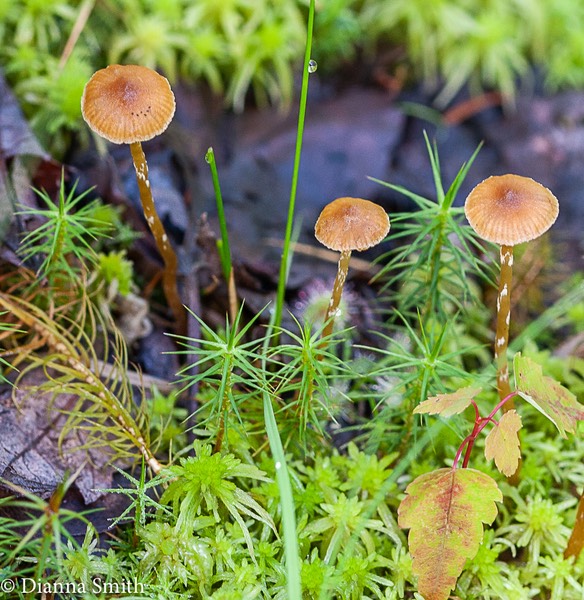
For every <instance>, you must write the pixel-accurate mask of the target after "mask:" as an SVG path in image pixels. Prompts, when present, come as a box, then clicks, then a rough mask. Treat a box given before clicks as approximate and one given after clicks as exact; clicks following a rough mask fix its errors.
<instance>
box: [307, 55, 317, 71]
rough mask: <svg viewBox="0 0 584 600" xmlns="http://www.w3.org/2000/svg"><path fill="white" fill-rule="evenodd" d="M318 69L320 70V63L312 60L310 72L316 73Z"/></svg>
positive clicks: (309, 63)
mask: <svg viewBox="0 0 584 600" xmlns="http://www.w3.org/2000/svg"><path fill="white" fill-rule="evenodd" d="M316 69H318V63H317V62H316V61H315V60H314V59H312V58H311V59H310V60H309V61H308V72H309V73H314V72H315V71H316Z"/></svg>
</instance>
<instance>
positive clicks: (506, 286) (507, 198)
mask: <svg viewBox="0 0 584 600" xmlns="http://www.w3.org/2000/svg"><path fill="white" fill-rule="evenodd" d="M464 211H465V214H466V218H467V219H468V222H469V223H470V226H471V227H472V228H473V229H474V230H475V232H476V233H477V235H478V236H479V237H481V238H483V239H484V240H487V241H489V242H494V243H495V244H499V245H500V246H501V272H500V276H499V293H498V294H497V329H496V334H495V352H494V354H495V364H496V367H497V390H498V392H499V399H500V400H503V399H504V398H506V397H507V396H508V395H509V394H510V393H511V388H510V386H509V366H508V363H507V345H508V342H509V323H510V321H511V276H512V269H513V246H515V245H517V244H521V243H523V242H529V241H531V240H534V239H536V238H538V237H539V236H540V235H542V234H543V233H545V232H546V231H547V230H548V229H549V228H550V227H551V226H552V225H553V224H554V222H555V220H556V218H557V216H558V211H559V208H558V201H557V199H556V197H555V196H554V195H553V194H552V193H551V192H550V190H548V189H547V188H545V187H544V186H543V185H541V184H540V183H537V182H536V181H534V180H533V179H530V178H529V177H521V176H519V175H500V176H494V177H489V178H488V179H485V180H484V181H482V182H481V183H479V184H478V185H477V186H476V187H475V188H474V189H473V190H472V191H471V193H470V194H469V195H468V198H467V199H466V202H465V205H464ZM512 408H513V401H512V400H510V401H507V402H506V403H505V404H504V405H503V412H506V411H508V410H511V409H512Z"/></svg>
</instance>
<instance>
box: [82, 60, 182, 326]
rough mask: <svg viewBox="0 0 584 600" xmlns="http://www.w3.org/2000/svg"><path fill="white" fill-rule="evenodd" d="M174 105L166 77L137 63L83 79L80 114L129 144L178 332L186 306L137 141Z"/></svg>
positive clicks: (163, 122) (166, 119) (158, 127)
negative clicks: (182, 300) (86, 80)
mask: <svg viewBox="0 0 584 600" xmlns="http://www.w3.org/2000/svg"><path fill="white" fill-rule="evenodd" d="M174 111H175V102H174V94H173V93H172V90H171V89H170V84H169V83H168V80H167V79H166V78H165V77H163V76H162V75H159V74H158V73H156V71H153V70H152V69H148V68H147V67H141V66H138V65H110V66H109V67H106V68H105V69H100V70H99V71H97V72H96V73H94V74H93V76H92V77H91V79H90V80H89V81H88V82H87V84H86V86H85V89H84V90H83V96H82V98H81V112H82V114H83V118H84V119H85V121H86V123H87V124H88V125H89V127H91V129H93V131H95V132H96V133H97V134H99V135H101V136H102V137H104V138H105V139H106V140H108V141H110V142H113V143H114V144H129V145H130V152H131V154H132V160H133V162H134V168H135V169H136V178H137V180H138V189H139V191H140V200H141V202H142V208H143V210H144V217H145V218H146V222H147V223H148V227H149V228H150V231H151V232H152V234H153V236H154V240H155V241H156V246H157V248H158V251H159V252H160V255H161V256H162V259H163V261H164V271H163V275H162V286H163V289H164V293H165V296H166V299H167V301H168V305H169V307H170V309H171V311H172V313H173V316H174V318H175V320H176V324H177V330H178V331H180V332H184V331H185V329H186V312H185V309H184V307H183V305H182V302H181V299H180V296H179V292H178V286H177V282H176V275H177V265H178V261H177V257H176V254H175V252H174V250H173V248H172V246H171V245H170V242H169V240H168V236H167V234H166V232H165V230H164V226H163V224H162V222H161V220H160V218H159V217H158V213H157V212H156V207H155V205H154V199H153V197H152V190H151V189H150V181H149V179H148V165H147V163H146V157H145V155H144V151H143V150H142V144H141V142H144V141H147V140H150V139H152V138H153V137H155V136H157V135H160V134H161V133H162V132H163V131H164V130H165V129H166V128H167V127H168V124H169V123H170V121H171V120H172V117H173V116H174Z"/></svg>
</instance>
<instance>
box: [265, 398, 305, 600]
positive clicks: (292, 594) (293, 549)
mask: <svg viewBox="0 0 584 600" xmlns="http://www.w3.org/2000/svg"><path fill="white" fill-rule="evenodd" d="M264 419H265V423H266V432H267V434H268V440H269V442H270V448H271V450H272V455H273V457H274V461H275V464H276V480H277V482H278V488H279V490H280V505H281V508H282V530H283V538H284V555H285V556H286V574H287V577H286V578H287V590H288V600H301V599H302V583H301V580H300V572H301V566H300V558H299V552H298V538H297V534H296V515H295V510H294V498H293V496H292V485H291V484H290V476H289V474H288V467H287V466H286V455H285V454H284V448H283V446H282V440H281V439H280V433H279V431H278V425H277V424H276V417H275V416H274V409H273V408H272V400H271V398H270V395H269V394H268V393H267V392H264Z"/></svg>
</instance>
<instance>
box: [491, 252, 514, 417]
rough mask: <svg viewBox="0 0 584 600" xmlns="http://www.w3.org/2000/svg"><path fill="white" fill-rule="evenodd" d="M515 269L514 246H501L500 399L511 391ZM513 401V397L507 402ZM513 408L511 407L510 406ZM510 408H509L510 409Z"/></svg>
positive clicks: (497, 339)
mask: <svg viewBox="0 0 584 600" xmlns="http://www.w3.org/2000/svg"><path fill="white" fill-rule="evenodd" d="M512 270H513V246H506V245H502V246H501V272H500V274H499V292H498V294H497V330H496V333H495V364H496V366H497V390H498V392H499V399H501V400H502V399H503V398H506V397H507V396H508V395H509V394H510V393H511V386H510V385H509V365H508V364H507V345H508V344H509V323H510V322H511V278H512ZM510 403H513V399H511V400H510V401H508V402H507V403H506V404H505V406H504V408H503V410H505V407H506V406H507V404H510ZM509 408H511V407H509ZM509 408H508V409H507V410H509Z"/></svg>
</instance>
